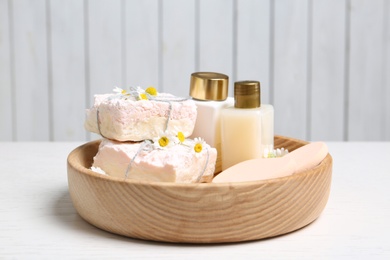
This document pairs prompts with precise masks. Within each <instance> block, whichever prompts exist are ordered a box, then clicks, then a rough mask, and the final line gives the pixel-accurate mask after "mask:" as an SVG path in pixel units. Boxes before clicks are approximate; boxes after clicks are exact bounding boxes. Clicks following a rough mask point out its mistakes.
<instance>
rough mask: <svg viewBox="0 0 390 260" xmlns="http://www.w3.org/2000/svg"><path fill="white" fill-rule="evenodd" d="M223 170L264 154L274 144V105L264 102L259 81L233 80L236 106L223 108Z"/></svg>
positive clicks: (271, 148) (270, 149)
mask: <svg viewBox="0 0 390 260" xmlns="http://www.w3.org/2000/svg"><path fill="white" fill-rule="evenodd" d="M221 140H222V142H221V144H222V147H221V150H222V170H225V169H227V168H229V167H230V166H233V165H235V164H237V163H239V162H242V161H246V160H250V159H257V158H262V157H264V153H268V151H272V150H273V147H274V108H273V106H272V105H268V104H261V92H260V82H258V81H239V82H236V83H235V84H234V106H230V107H227V108H224V109H223V110H222V111H221Z"/></svg>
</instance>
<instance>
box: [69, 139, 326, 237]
mask: <svg viewBox="0 0 390 260" xmlns="http://www.w3.org/2000/svg"><path fill="white" fill-rule="evenodd" d="M305 143H306V142H304V141H300V140H296V139H292V138H285V137H276V139H275V145H276V146H277V147H281V146H283V147H285V148H288V149H289V150H294V149H296V148H298V147H300V146H302V145H304V144H305ZM98 145H99V141H95V142H90V143H86V144H84V145H82V146H80V147H78V148H76V149H75V150H73V151H72V152H71V153H70V154H69V157H68V184H69V192H70V195H71V198H72V201H73V204H74V207H75V208H76V210H77V211H78V213H79V214H80V216H81V217H82V218H84V219H85V220H86V221H88V222H90V223H91V224H93V225H95V226H97V227H99V228H101V229H104V230H107V231H109V232H113V233H117V234H121V235H124V236H129V237H133V238H140V239H146V240H156V241H167V242H179V243H224V242H238V241H247V240H256V239H261V238H266V237H273V236H277V235H281V234H285V233H288V232H292V231H294V230H297V229H299V228H302V227H304V226H306V225H308V224H310V223H311V222H312V221H314V220H315V219H316V218H317V217H318V216H319V215H320V213H321V212H322V210H323V209H324V207H325V205H326V203H327V200H328V196H329V192H330V186H331V176H332V157H331V156H330V155H328V156H327V157H326V158H325V159H324V160H323V161H322V162H321V164H320V165H318V166H317V167H315V168H313V169H311V170H308V171H305V172H302V173H299V174H295V175H293V176H290V177H284V178H279V179H272V180H267V181H258V182H247V183H226V184H175V183H147V182H138V181H131V180H123V179H120V178H113V177H108V176H103V175H99V174H96V173H94V172H92V171H90V170H88V169H87V168H89V167H90V165H91V163H92V158H93V156H94V155H95V154H96V152H97V149H98Z"/></svg>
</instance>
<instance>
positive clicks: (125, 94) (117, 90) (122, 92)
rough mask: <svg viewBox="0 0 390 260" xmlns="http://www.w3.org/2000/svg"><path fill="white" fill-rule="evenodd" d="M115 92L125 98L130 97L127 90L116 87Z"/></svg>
mask: <svg viewBox="0 0 390 260" xmlns="http://www.w3.org/2000/svg"><path fill="white" fill-rule="evenodd" d="M113 91H114V92H115V93H118V94H121V95H123V96H128V95H130V94H129V93H127V91H126V90H124V89H121V88H118V87H115V88H114V89H113Z"/></svg>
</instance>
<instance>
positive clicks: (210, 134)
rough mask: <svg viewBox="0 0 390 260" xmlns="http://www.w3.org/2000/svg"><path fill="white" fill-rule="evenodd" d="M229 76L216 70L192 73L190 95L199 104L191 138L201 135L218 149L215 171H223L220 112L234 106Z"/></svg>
mask: <svg viewBox="0 0 390 260" xmlns="http://www.w3.org/2000/svg"><path fill="white" fill-rule="evenodd" d="M228 87H229V77H228V76H227V75H225V74H221V73H216V72H195V73H192V74H191V84H190V96H191V97H192V99H193V100H194V101H195V103H196V105H197V112H198V114H197V118H196V123H195V127H194V131H193V133H192V135H191V138H196V137H201V138H203V139H204V140H205V141H206V142H207V143H208V144H209V145H211V146H212V147H215V148H216V149H217V161H216V165H215V172H220V171H221V169H222V168H221V152H222V151H221V121H220V112H221V110H222V109H223V108H225V107H228V106H232V105H233V104H234V99H233V98H232V97H228Z"/></svg>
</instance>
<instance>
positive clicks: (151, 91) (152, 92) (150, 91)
mask: <svg viewBox="0 0 390 260" xmlns="http://www.w3.org/2000/svg"><path fill="white" fill-rule="evenodd" d="M145 92H146V93H148V94H149V95H151V96H157V94H158V93H157V90H156V89H155V88H154V87H152V86H150V87H148V88H147V89H146V90H145Z"/></svg>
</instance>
